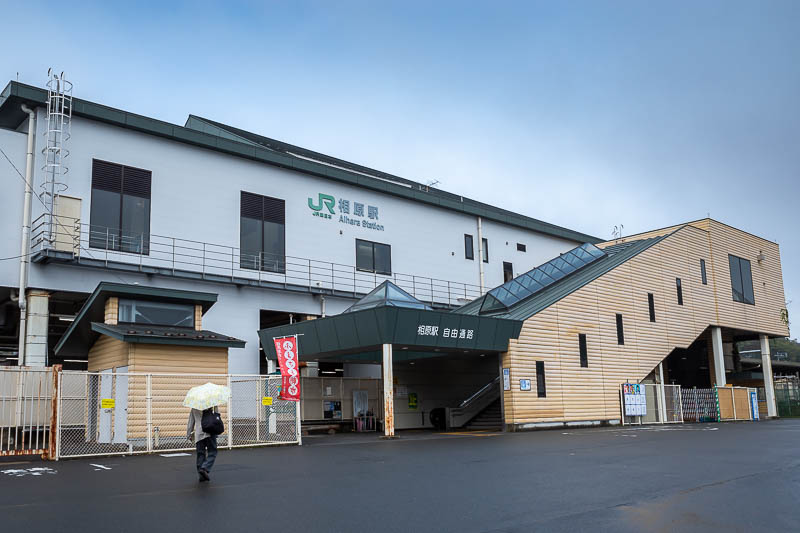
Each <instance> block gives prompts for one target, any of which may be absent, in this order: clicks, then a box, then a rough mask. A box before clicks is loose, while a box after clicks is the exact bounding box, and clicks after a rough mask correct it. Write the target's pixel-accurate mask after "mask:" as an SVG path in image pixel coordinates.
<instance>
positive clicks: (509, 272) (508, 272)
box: [503, 261, 514, 283]
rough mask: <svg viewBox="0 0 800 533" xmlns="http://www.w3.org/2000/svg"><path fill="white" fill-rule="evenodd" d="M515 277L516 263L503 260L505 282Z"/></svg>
mask: <svg viewBox="0 0 800 533" xmlns="http://www.w3.org/2000/svg"><path fill="white" fill-rule="evenodd" d="M512 279H514V265H512V264H511V263H508V262H506V261H503V283H506V282H507V281H511V280H512Z"/></svg>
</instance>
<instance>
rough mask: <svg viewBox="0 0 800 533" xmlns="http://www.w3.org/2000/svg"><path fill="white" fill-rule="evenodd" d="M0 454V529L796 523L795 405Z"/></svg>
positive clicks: (798, 426)
mask: <svg viewBox="0 0 800 533" xmlns="http://www.w3.org/2000/svg"><path fill="white" fill-rule="evenodd" d="M305 442H306V444H304V445H303V446H291V447H289V446H286V447H272V448H252V449H239V450H232V451H227V450H223V451H220V454H219V457H218V459H217V464H216V466H215V467H214V469H213V471H212V472H211V476H212V480H211V482H210V483H204V484H200V483H198V481H197V477H196V475H195V472H194V457H193V456H190V455H179V456H172V457H162V456H159V455H153V456H134V457H106V458H91V459H76V460H67V461H59V462H42V461H38V460H30V461H29V460H25V459H23V458H16V459H9V460H3V461H0V524H1V526H0V527H1V528H2V530H3V531H30V532H34V531H48V532H62V531H63V532H81V533H86V532H93V531H102V532H104V533H114V532H144V531H146V532H148V533H149V532H156V531H165V532H171V533H180V532H198V531H204V532H205V531H256V532H257V531H270V532H272V531H280V532H282V533H291V532H316V531H324V532H329V531H332V532H359V531H378V532H384V531H386V532H400V531H402V532H407V531H414V532H418V531H419V532H427V531H431V532H433V531H436V532H442V531H457V532H490V531H491V532H511V531H515V532H516V531H526V532H527V531H570V532H572V531H614V532H625V531H636V532H638V533H641V532H643V531H725V532H735V531H747V532H750V531H797V530H800V468H799V467H800V453H798V451H799V450H800V447H799V446H798V442H800V420H789V419H787V420H774V421H764V422H757V423H753V422H743V423H725V424H698V425H690V424H687V425H680V426H665V427H642V428H619V427H617V428H595V429H575V430H552V431H538V432H529V433H515V434H497V433H476V434H470V433H459V434H453V435H443V434H438V433H428V432H423V433H420V432H410V433H405V434H404V433H402V432H400V438H398V439H396V440H392V441H385V440H379V439H376V438H373V437H362V436H357V437H353V436H347V435H344V436H341V437H339V436H331V437H312V438H307V439H306V441H305Z"/></svg>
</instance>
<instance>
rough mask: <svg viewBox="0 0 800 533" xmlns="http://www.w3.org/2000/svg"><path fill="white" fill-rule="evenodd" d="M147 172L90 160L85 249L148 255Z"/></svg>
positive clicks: (148, 185) (148, 189) (148, 198)
mask: <svg viewBox="0 0 800 533" xmlns="http://www.w3.org/2000/svg"><path fill="white" fill-rule="evenodd" d="M151 179H152V173H151V172H150V171H149V170H142V169H140V168H134V167H127V166H125V165H118V164H116V163H109V162H107V161H100V160H98V159H93V160H92V200H91V201H92V204H91V212H90V214H89V226H90V227H89V246H90V247H91V248H103V249H106V250H119V251H121V252H129V253H135V254H142V255H147V254H149V253H150V185H151Z"/></svg>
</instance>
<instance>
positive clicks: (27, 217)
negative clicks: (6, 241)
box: [17, 104, 36, 366]
mask: <svg viewBox="0 0 800 533" xmlns="http://www.w3.org/2000/svg"><path fill="white" fill-rule="evenodd" d="M22 110H23V111H24V112H26V113H27V114H28V151H27V154H26V155H25V196H24V199H23V204H22V206H23V207H22V238H21V242H20V249H19V255H20V258H19V300H18V302H17V303H18V305H19V350H18V352H19V353H18V355H17V365H19V366H23V365H24V364H25V336H26V331H27V329H26V322H27V318H28V316H27V315H28V309H27V307H28V306H27V289H28V267H29V265H30V258H29V255H28V254H30V248H31V245H30V241H31V200H32V199H33V149H34V142H35V140H36V112H34V111H33V110H32V109H30V108H29V107H28V106H26V105H25V104H23V105H22Z"/></svg>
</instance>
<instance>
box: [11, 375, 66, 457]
mask: <svg viewBox="0 0 800 533" xmlns="http://www.w3.org/2000/svg"><path fill="white" fill-rule="evenodd" d="M59 370H60V367H58V366H56V367H53V368H29V367H2V368H0V456H6V455H41V456H43V457H49V458H53V457H55V442H53V441H52V439H51V438H50V436H51V435H53V430H54V425H55V419H56V417H55V416H54V413H55V409H56V405H55V402H54V395H53V391H54V390H55V387H56V386H57V382H58V381H57V377H58V372H59Z"/></svg>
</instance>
